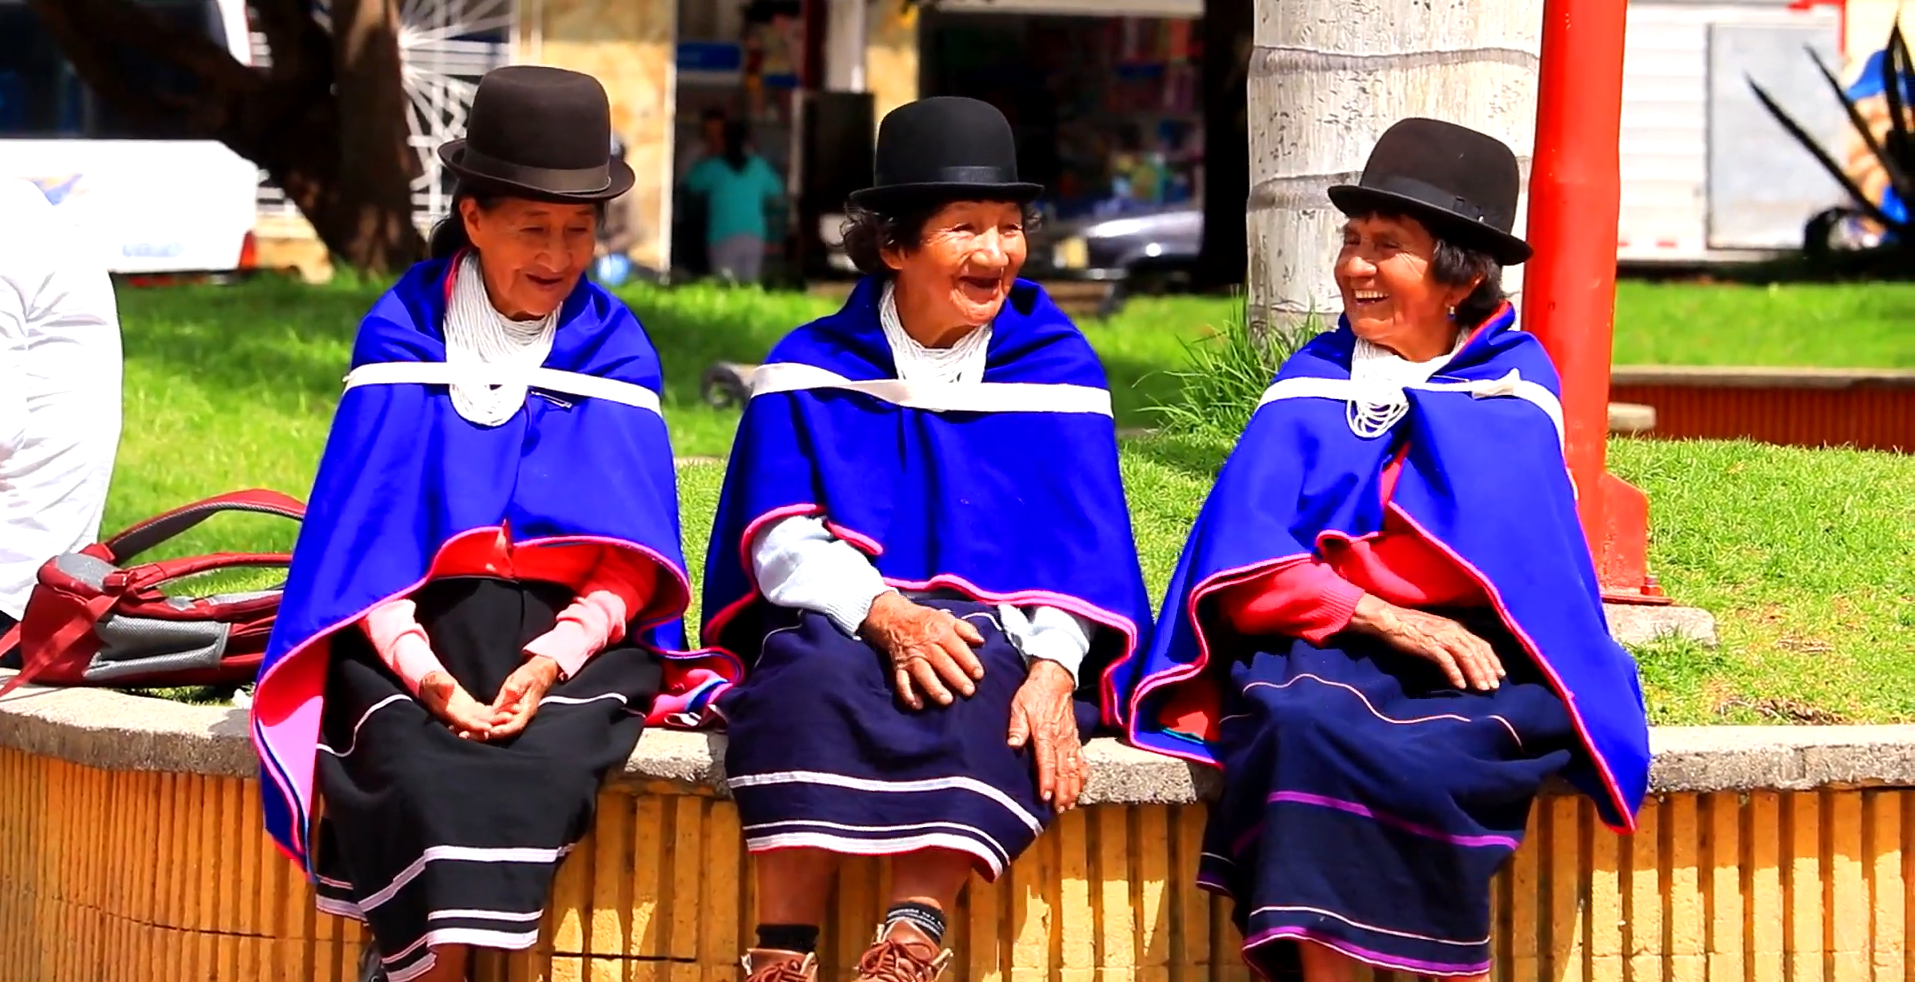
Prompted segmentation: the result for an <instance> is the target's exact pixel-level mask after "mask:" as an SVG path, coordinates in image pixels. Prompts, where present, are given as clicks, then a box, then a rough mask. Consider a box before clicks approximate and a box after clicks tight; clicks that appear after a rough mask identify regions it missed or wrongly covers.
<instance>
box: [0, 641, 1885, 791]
mask: <svg viewBox="0 0 1915 982" xmlns="http://www.w3.org/2000/svg"><path fill="white" fill-rule="evenodd" d="M11 675H12V673H11V672H0V679H4V678H6V677H10V676H11ZM1650 744H1651V746H1652V747H1653V748H1654V750H1655V755H1656V760H1655V766H1654V769H1653V772H1652V775H1651V783H1652V786H1653V789H1654V790H1655V791H1657V792H1713V791H1752V790H1759V789H1771V790H1780V791H1801V790H1811V789H1819V788H1842V787H1859V786H1888V787H1915V725H1900V726H1697V727H1661V728H1657V729H1655V730H1653V731H1652V732H1651V734H1650ZM0 747H4V748H10V749H13V750H20V751H24V752H26V753H31V754H38V755H41V756H46V757H54V758H58V759H60V760H65V761H68V762H71V763H74V764H81V765H85V766H88V767H96V768H100V769H103V770H128V771H173V772H179V773H189V774H206V775H216V776H230V777H253V776H255V775H256V774H257V773H258V767H257V763H256V761H255V759H254V756H253V749H252V743H251V740H250V737H249V735H248V726H247V719H246V711H245V710H243V709H238V708H235V707H232V706H194V705H187V704H184V703H176V702H168V701H166V700H163V699H149V698H143V697H140V696H129V695H124V694H122V693H118V692H112V691H109V690H105V689H47V688H41V687H38V686H27V687H23V688H21V689H19V690H17V691H15V692H13V693H11V694H9V695H8V696H6V697H5V698H4V699H0ZM723 748H724V737H722V736H720V735H718V734H713V733H685V732H674V731H667V730H653V731H651V732H648V733H646V734H645V736H644V737H643V738H642V739H641V740H640V741H639V744H638V750H637V751H636V752H634V753H633V754H632V757H631V759H630V760H629V761H627V762H626V764H625V767H624V769H623V770H622V772H620V773H619V774H618V775H616V776H615V777H614V779H613V780H614V782H615V783H618V784H623V785H628V786H643V785H646V784H651V783H657V782H664V783H666V784H670V785H673V786H675V787H676V788H678V789H680V790H701V789H702V790H706V791H716V792H717V793H720V794H722V793H723V780H724V770H723V756H724V750H723ZM1085 756H1086V758H1087V759H1088V760H1089V762H1090V764H1091V781H1090V785H1089V786H1088V787H1087V788H1086V789H1085V794H1084V803H1085V804H1102V803H1121V804H1183V803H1189V802H1195V801H1199V800H1202V799H1204V798H1207V797H1210V796H1212V795H1214V794H1215V793H1216V792H1217V790H1218V788H1219V787H1221V782H1220V780H1219V776H1218V775H1217V773H1216V772H1215V771H1213V770H1211V769H1209V768H1203V767H1194V766H1192V765H1190V764H1187V763H1184V762H1182V761H1178V760H1172V759H1170V758H1168V757H1163V756H1159V755H1157V754H1151V753H1146V752H1144V751H1141V750H1137V749H1135V748H1133V747H1128V746H1125V745H1123V744H1121V743H1119V742H1117V741H1116V740H1110V739H1098V740H1093V741H1091V743H1090V745H1089V746H1087V747H1086V748H1085Z"/></svg>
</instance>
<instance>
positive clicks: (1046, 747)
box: [1007, 659, 1090, 812]
mask: <svg viewBox="0 0 1915 982" xmlns="http://www.w3.org/2000/svg"><path fill="white" fill-rule="evenodd" d="M1076 688H1077V685H1076V683H1074V682H1072V681H1071V674H1070V673H1069V672H1067V671H1065V670H1064V668H1063V666H1061V665H1059V664H1057V663H1056V662H1054V661H1045V660H1043V659H1036V660H1033V661H1032V662H1031V674H1030V675H1028V676H1026V677H1025V679H1024V684H1023V685H1020V686H1018V688H1017V695H1016V696H1013V697H1012V698H1011V729H1010V739H1009V740H1008V741H1007V742H1008V743H1009V744H1010V745H1011V746H1012V747H1022V746H1024V745H1025V744H1026V743H1030V744H1032V745H1033V746H1032V748H1031V756H1032V757H1034V758H1036V761H1037V790H1038V793H1039V794H1041V795H1042V796H1043V797H1044V800H1045V801H1048V802H1051V803H1052V804H1053V805H1055V806H1056V807H1057V810H1058V811H1060V812H1064V811H1069V810H1071V808H1072V807H1073V806H1075V805H1076V804H1077V796H1078V795H1080V794H1082V793H1083V792H1084V782H1085V780H1086V779H1088V778H1089V777H1090V769H1089V768H1087V767H1086V766H1085V765H1084V748H1083V745H1082V744H1081V743H1079V742H1078V739H1077V712H1076V709H1075V708H1074V707H1073V705H1072V703H1071V693H1072V692H1073V691H1074V690H1075V689H1076Z"/></svg>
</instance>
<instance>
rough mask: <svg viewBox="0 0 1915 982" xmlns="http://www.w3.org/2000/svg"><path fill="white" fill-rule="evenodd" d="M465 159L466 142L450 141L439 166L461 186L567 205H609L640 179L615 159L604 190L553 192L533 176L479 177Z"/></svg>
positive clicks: (441, 152)
mask: <svg viewBox="0 0 1915 982" xmlns="http://www.w3.org/2000/svg"><path fill="white" fill-rule="evenodd" d="M464 156H465V141H464V140H462V139H461V140H447V141H446V142H445V143H444V144H442V145H440V147H439V160H440V162H441V163H443V164H445V167H446V169H447V170H449V171H451V172H452V173H453V174H454V175H456V176H457V177H458V178H459V180H460V181H461V182H462V183H464V184H467V185H468V186H472V187H483V188H486V189H488V190H492V191H496V192H498V193H500V194H506V195H511V196H522V197H526V198H531V199H533V200H536V201H554V202H561V203H565V204H596V203H598V202H601V201H610V200H612V199H613V198H616V197H618V196H619V195H621V194H624V193H625V192H627V191H630V190H631V189H632V185H633V184H634V183H635V182H636V181H637V175H635V174H634V173H633V172H632V166H631V165H630V164H627V163H626V162H625V161H623V160H621V159H619V158H617V157H613V158H611V159H610V160H609V161H607V166H606V171H607V176H608V177H609V178H610V183H609V184H607V185H606V186H605V187H603V188H600V189H598V190H596V191H554V190H551V189H550V188H546V187H541V186H539V184H538V183H537V181H536V179H534V178H533V177H532V176H531V175H525V176H524V177H521V178H513V177H508V176H505V175H502V174H495V173H483V174H482V173H478V172H476V171H473V170H471V169H470V168H467V167H466V166H464V165H463V164H462V163H461V159H462V158H463V157H464Z"/></svg>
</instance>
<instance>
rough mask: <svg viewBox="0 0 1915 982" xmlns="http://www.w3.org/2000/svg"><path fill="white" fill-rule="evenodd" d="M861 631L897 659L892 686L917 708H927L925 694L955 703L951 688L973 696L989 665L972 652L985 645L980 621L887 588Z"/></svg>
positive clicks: (893, 670) (887, 654)
mask: <svg viewBox="0 0 1915 982" xmlns="http://www.w3.org/2000/svg"><path fill="white" fill-rule="evenodd" d="M861 630H862V633H863V635H864V637H865V638H866V639H867V640H869V641H870V642H871V644H872V645H873V646H875V647H876V648H877V649H878V650H879V651H881V652H883V653H884V654H885V656H886V657H888V658H890V659H891V684H892V686H893V687H895V688H896V689H897V690H898V697H899V698H900V699H903V700H904V703H905V705H907V706H910V707H911V708H912V709H923V708H924V696H925V695H929V696H930V697H931V698H932V699H935V700H937V702H938V704H939V705H941V706H948V705H950V704H951V701H952V696H951V689H956V690H957V691H958V692H960V693H962V694H963V695H965V696H966V697H969V696H970V695H971V694H972V693H975V692H976V691H977V680H978V679H981V678H983V677H984V664H983V663H982V662H980V661H978V660H977V655H976V654H974V653H973V652H972V651H971V649H972V648H974V647H976V646H978V645H981V644H983V643H984V635H982V634H979V633H978V630H977V625H975V624H972V623H971V622H969V621H966V620H964V619H962V618H960V617H958V616H956V615H955V614H952V613H951V612H950V611H948V610H943V609H940V608H937V607H926V606H923V605H921V604H915V603H912V602H911V601H909V600H906V599H905V598H904V597H903V596H902V595H901V594H898V593H896V592H894V591H886V592H885V593H882V594H879V596H878V599H876V600H874V601H872V602H871V612H870V613H869V614H867V615H866V616H865V619H864V625H863V627H862V629H861ZM947 685H948V686H949V687H950V688H946V686H947Z"/></svg>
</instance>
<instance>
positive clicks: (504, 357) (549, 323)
mask: <svg viewBox="0 0 1915 982" xmlns="http://www.w3.org/2000/svg"><path fill="white" fill-rule="evenodd" d="M557 330H558V311H556V310H555V311H553V312H552V313H549V314H547V315H545V316H544V317H541V318H539V319H537V320H529V321H516V320H513V319H512V318H510V317H507V316H505V315H504V314H501V313H499V311H498V309H497V308H495V307H493V306H492V299H491V297H489V296H487V295H486V292H485V279H484V276H483V274H481V273H480V272H479V258H478V256H476V255H473V254H471V253H467V254H466V256H465V258H464V259H463V260H462V261H461V262H460V263H459V268H458V269H457V271H455V272H454V273H453V277H452V299H451V301H450V302H449V303H448V304H447V305H446V316H445V344H446V364H448V365H472V364H480V365H512V366H518V367H523V368H538V367H539V366H541V365H543V364H545V359H546V356H548V355H550V354H551V353H552V338H553V336H554V335H555V334H556V333H557ZM451 388H452V408H454V409H456V410H458V413H459V415H460V416H463V417H465V418H466V419H467V420H469V421H471V422H473V423H475V424H477V425H479V426H497V425H499V424H500V423H503V422H505V421H506V420H508V419H511V418H512V414H514V413H516V412H518V411H519V407H521V406H523V405H525V396H526V387H525V386H524V385H472V384H468V385H453V386H452V387H451Z"/></svg>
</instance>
